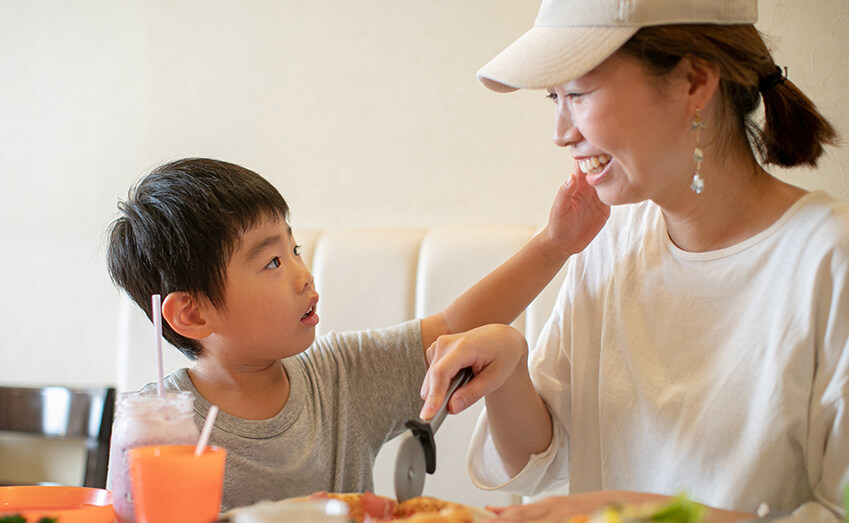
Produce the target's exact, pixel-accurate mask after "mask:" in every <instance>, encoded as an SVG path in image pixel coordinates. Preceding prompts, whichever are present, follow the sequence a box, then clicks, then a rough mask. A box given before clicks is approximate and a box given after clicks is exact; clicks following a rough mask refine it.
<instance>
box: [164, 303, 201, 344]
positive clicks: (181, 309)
mask: <svg viewBox="0 0 849 523" xmlns="http://www.w3.org/2000/svg"><path fill="white" fill-rule="evenodd" d="M162 318H163V319H164V320H165V321H167V322H168V325H170V326H171V328H172V329H174V332H176V333H177V334H179V335H181V336H185V337H186V338H190V339H193V340H200V339H203V338H206V337H207V336H209V335H210V334H212V331H213V329H212V325H211V323H210V322H209V321H208V319H207V318H206V314H205V308H204V304H202V303H199V301H198V300H197V299H195V298H194V297H193V296H192V295H191V294H189V293H188V292H185V291H177V292H172V293H170V294H168V296H166V297H165V300H163V302H162Z"/></svg>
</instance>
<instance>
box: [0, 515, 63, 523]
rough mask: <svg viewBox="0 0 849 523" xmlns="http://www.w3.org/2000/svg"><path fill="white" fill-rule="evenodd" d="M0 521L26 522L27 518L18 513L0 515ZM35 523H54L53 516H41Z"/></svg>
mask: <svg viewBox="0 0 849 523" xmlns="http://www.w3.org/2000/svg"><path fill="white" fill-rule="evenodd" d="M0 523H27V520H26V519H25V518H24V517H23V516H21V515H20V514H15V515H14V516H0ZM37 523H56V519H55V518H41V519H39V520H38V522H37Z"/></svg>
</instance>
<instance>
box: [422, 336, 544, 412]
mask: <svg viewBox="0 0 849 523" xmlns="http://www.w3.org/2000/svg"><path fill="white" fill-rule="evenodd" d="M527 356H528V344H527V341H525V337H524V336H523V335H522V333H521V332H519V331H517V330H516V329H514V328H513V327H510V326H509V325H502V324H491V325H484V326H482V327H478V328H476V329H472V330H470V331H467V332H463V333H459V334H448V335H444V336H440V337H439V338H437V340H436V341H435V342H434V343H433V344H432V345H431V346H430V347H428V349H427V361H428V370H427V374H426V375H425V378H424V381H423V383H422V389H421V396H422V399H424V400H425V404H424V406H423V407H422V410H421V413H420V414H419V417H420V418H422V419H425V420H426V419H430V418H432V417H433V415H434V414H436V411H437V410H439V406H440V405H442V402H443V400H444V399H445V394H446V392H447V391H448V387H449V385H450V383H451V379H452V378H453V377H454V376H455V375H456V374H457V373H458V372H460V370H461V369H464V368H466V367H471V369H472V371H474V374H475V376H474V378H472V380H471V381H469V382H468V383H467V384H466V385H464V386H463V387H460V388H459V389H457V390H456V391H455V392H454V394H453V395H452V396H451V399H450V401H449V403H448V412H450V413H451V414H457V413H458V412H461V411H463V410H465V409H466V408H468V407H469V406H471V405H472V404H474V403H475V402H477V401H478V400H479V399H481V398H482V397H484V396H485V395H487V394H489V393H490V392H492V391H494V390H496V389H498V388H500V387H501V386H503V385H504V384H505V383H506V382H507V381H508V380H509V379H510V378H511V377H514V375H515V374H517V373H519V374H521V375H524V376H528V371H527ZM527 379H528V381H529V380H530V378H529V377H528V378H527Z"/></svg>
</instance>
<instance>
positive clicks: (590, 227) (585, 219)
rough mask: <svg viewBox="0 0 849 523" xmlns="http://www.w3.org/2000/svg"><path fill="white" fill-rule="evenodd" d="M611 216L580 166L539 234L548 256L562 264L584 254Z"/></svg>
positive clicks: (573, 173)
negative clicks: (570, 258) (578, 254)
mask: <svg viewBox="0 0 849 523" xmlns="http://www.w3.org/2000/svg"><path fill="white" fill-rule="evenodd" d="M609 216H610V206H609V205H607V204H605V203H604V202H602V201H601V200H599V198H598V194H596V191H595V188H593V186H591V185H590V184H588V183H587V175H586V174H584V173H583V172H581V169H580V168H579V167H578V164H577V162H576V163H575V169H574V171H573V172H572V177H571V178H570V179H569V181H567V182H566V183H564V184H563V185H561V186H560V189H559V190H558V191H557V196H556V197H555V199H554V204H553V205H552V206H551V212H550V213H549V216H548V225H546V227H545V230H543V232H542V233H541V234H540V236H541V238H542V239H543V240H544V242H545V249H546V252H547V253H548V254H549V256H555V257H557V258H558V259H560V260H561V261H563V260H565V259H566V258H568V257H569V256H571V255H572V254H575V253H578V252H581V251H582V250H584V248H586V246H587V245H589V243H590V242H591V241H592V240H593V238H595V237H596V235H597V234H598V233H599V231H601V229H602V227H604V224H605V223H606V222H607V218H608V217H609Z"/></svg>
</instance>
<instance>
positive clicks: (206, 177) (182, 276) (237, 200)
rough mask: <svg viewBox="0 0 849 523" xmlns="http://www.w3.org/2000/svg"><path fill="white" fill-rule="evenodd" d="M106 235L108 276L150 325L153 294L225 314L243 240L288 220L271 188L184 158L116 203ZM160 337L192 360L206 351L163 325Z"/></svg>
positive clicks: (251, 176)
mask: <svg viewBox="0 0 849 523" xmlns="http://www.w3.org/2000/svg"><path fill="white" fill-rule="evenodd" d="M118 210H119V211H120V216H119V217H118V218H117V219H116V220H115V221H114V222H112V224H111V226H110V228H109V232H108V236H109V238H108V253H107V263H108V267H109V275H110V276H111V278H112V281H113V282H115V284H116V285H118V286H119V287H121V288H123V289H124V290H125V291H126V292H127V294H129V295H130V297H131V298H132V299H133V301H135V302H136V304H138V306H139V307H141V308H142V310H143V311H145V314H147V316H148V318H151V310H150V308H151V307H150V302H151V296H152V295H153V294H160V295H161V296H162V297H163V298H164V297H165V296H167V295H168V294H169V293H171V292H175V291H186V292H188V293H190V294H191V295H192V296H193V297H195V298H196V299H202V300H207V301H208V303H210V304H212V305H213V306H215V307H216V308H223V307H224V305H225V304H224V289H225V275H226V270H227V263H228V262H229V260H230V256H231V255H232V254H233V252H234V251H235V250H236V249H237V248H238V246H239V239H240V236H241V235H242V234H243V233H244V232H245V231H247V230H249V229H251V228H252V227H253V226H255V225H256V224H258V223H259V222H260V221H262V220H263V219H268V218H271V219H277V218H282V219H283V220H285V221H287V222H288V220H289V206H288V205H287V204H286V201H285V200H284V199H283V197H282V196H281V195H280V193H279V192H278V191H277V189H275V188H274V186H272V185H271V184H270V183H269V182H268V181H267V180H265V179H264V178H263V177H261V176H260V175H258V174H256V173H254V172H253V171H250V170H248V169H245V168H244V167H240V166H238V165H234V164H232V163H227V162H222V161H218V160H210V159H206V158H186V159H182V160H177V161H175V162H171V163H168V164H166V165H163V166H161V167H158V168H156V169H154V170H153V172H151V173H150V174H148V175H147V176H145V177H144V178H142V180H141V181H140V182H139V183H138V184H136V185H135V186H134V187H133V188H131V189H130V192H129V194H128V198H127V200H126V201H123V202H119V203H118ZM162 334H163V336H164V337H165V339H167V340H168V341H169V342H170V343H171V344H173V345H174V346H176V347H177V348H178V349H180V351H181V352H182V353H183V354H185V355H186V356H188V357H189V358H190V359H196V358H197V356H198V354H199V353H200V348H201V347H200V344H199V343H198V342H197V341H196V340H193V339H190V338H186V337H184V336H181V335H179V334H177V333H176V332H174V330H173V329H171V327H170V326H169V325H168V324H167V322H163V325H162Z"/></svg>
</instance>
